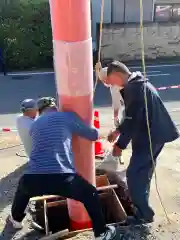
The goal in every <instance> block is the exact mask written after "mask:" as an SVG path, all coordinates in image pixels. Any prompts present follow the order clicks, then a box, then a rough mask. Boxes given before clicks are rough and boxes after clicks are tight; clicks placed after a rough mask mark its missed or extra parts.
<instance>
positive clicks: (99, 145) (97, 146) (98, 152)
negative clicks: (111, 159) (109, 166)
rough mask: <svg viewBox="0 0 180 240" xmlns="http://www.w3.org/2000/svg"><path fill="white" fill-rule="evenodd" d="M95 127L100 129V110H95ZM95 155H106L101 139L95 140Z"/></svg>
mask: <svg viewBox="0 0 180 240" xmlns="http://www.w3.org/2000/svg"><path fill="white" fill-rule="evenodd" d="M94 127H95V128H96V129H100V121H99V112H98V111H95V112H94ZM95 156H96V157H104V150H103V147H102V142H101V140H100V139H98V140H97V141H96V142H95Z"/></svg>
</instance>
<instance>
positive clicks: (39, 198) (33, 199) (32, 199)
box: [30, 195, 62, 202]
mask: <svg viewBox="0 0 180 240" xmlns="http://www.w3.org/2000/svg"><path fill="white" fill-rule="evenodd" d="M54 198H58V199H59V198H62V197H61V196H58V195H44V196H37V197H32V198H31V199H30V201H31V202H32V201H35V202H37V201H44V200H50V199H54Z"/></svg>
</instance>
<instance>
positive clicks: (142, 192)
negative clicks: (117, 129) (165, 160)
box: [127, 144, 164, 222]
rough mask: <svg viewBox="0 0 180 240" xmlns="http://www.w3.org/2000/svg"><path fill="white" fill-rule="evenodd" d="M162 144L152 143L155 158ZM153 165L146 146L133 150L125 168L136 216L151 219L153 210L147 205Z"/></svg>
mask: <svg viewBox="0 0 180 240" xmlns="http://www.w3.org/2000/svg"><path fill="white" fill-rule="evenodd" d="M163 146H164V144H153V156H154V161H155V165H156V160H157V157H158V155H159V154H160V152H161V150H162V148H163ZM153 173H154V166H153V162H152V159H151V155H150V151H149V149H148V148H142V149H137V150H134V151H133V153H132V157H131V160H130V164H129V167H128V169H127V184H128V188H129V193H130V196H131V200H132V203H133V205H134V207H135V209H136V213H135V215H136V217H137V218H139V219H143V220H145V221H147V222H148V221H152V220H153V217H154V215H155V214H154V211H153V210H152V208H151V207H150V206H149V193H150V184H151V179H152V176H153Z"/></svg>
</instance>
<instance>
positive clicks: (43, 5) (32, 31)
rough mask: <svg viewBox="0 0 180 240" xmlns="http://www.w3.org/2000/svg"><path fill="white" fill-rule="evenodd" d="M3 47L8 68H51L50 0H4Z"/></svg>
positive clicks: (0, 3)
mask: <svg viewBox="0 0 180 240" xmlns="http://www.w3.org/2000/svg"><path fill="white" fill-rule="evenodd" d="M0 48H2V49H3V51H4V58H5V61H6V65H7V68H8V70H13V69H19V70H20V69H21V70H23V69H40V68H41V69H42V68H51V67H52V65H53V60H52V32H51V24H50V13H49V3H48V1H47V0H0Z"/></svg>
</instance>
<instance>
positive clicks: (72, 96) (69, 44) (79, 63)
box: [49, 0, 95, 230]
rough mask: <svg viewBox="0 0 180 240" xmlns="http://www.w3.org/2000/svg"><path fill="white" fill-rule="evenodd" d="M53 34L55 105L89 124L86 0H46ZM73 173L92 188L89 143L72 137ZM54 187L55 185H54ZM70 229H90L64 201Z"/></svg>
mask: <svg viewBox="0 0 180 240" xmlns="http://www.w3.org/2000/svg"><path fill="white" fill-rule="evenodd" d="M49 1H50V9H51V22H52V32H53V47H54V65H55V72H56V85H57V92H58V98H59V105H60V108H61V109H62V110H63V111H68V110H70V111H75V112H76V113H77V114H78V115H79V116H81V117H82V118H83V119H84V120H85V121H86V122H87V123H88V124H91V123H92V106H93V65H92V39H91V16H90V0H49ZM73 152H74V157H75V167H76V170H77V172H78V173H79V174H80V175H82V176H83V177H84V178H85V179H86V180H88V181H89V182H90V183H92V184H94V185H95V161H94V151H93V145H92V143H91V142H89V141H86V140H84V139H82V138H79V137H75V136H74V138H73ZM57 184H58V183H57ZM68 209H69V215H70V219H71V227H72V229H74V230H77V229H84V228H87V227H90V226H91V221H90V219H89V217H88V215H87V212H86V211H85V209H84V207H83V206H82V204H80V203H77V202H75V201H72V200H68Z"/></svg>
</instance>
